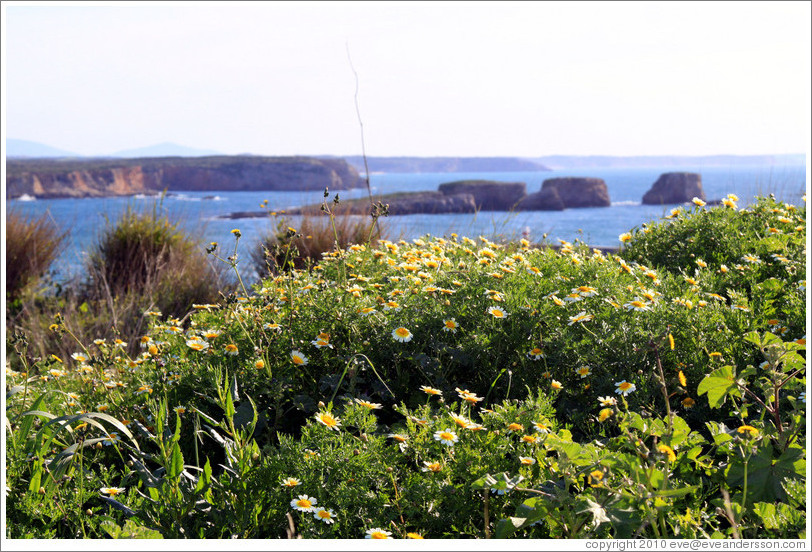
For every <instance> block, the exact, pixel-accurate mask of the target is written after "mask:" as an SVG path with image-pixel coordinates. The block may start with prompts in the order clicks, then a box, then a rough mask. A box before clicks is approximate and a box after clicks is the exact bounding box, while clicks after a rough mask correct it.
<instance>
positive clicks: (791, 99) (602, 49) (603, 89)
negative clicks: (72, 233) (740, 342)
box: [2, 2, 812, 156]
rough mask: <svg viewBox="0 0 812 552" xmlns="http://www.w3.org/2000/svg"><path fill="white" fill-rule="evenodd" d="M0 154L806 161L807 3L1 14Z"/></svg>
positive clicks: (122, 7)
mask: <svg viewBox="0 0 812 552" xmlns="http://www.w3.org/2000/svg"><path fill="white" fill-rule="evenodd" d="M3 10H4V13H3V17H2V22H3V29H2V31H3V32H2V36H3V42H4V44H3V60H2V61H3V63H2V67H3V79H2V80H3V86H4V91H3V92H4V93H3V94H2V96H3V104H4V109H5V111H4V116H3V124H4V127H5V136H7V137H10V138H19V139H26V140H34V141H39V142H43V143H46V144H49V145H52V146H55V147H59V148H62V149H66V150H70V151H74V152H77V153H80V154H104V153H111V152H113V151H117V150H121V149H127V148H135V147H141V146H146V145H151V144H155V143H159V142H166V141H170V142H176V143H179V144H183V145H186V146H190V147H197V148H207V149H214V150H218V151H221V152H224V153H255V154H267V155H291V154H313V155H315V154H335V155H350V154H358V153H360V151H361V146H360V143H361V141H360V129H359V125H358V121H357V118H356V112H355V105H354V102H353V97H354V93H355V79H354V76H353V72H352V70H351V68H350V64H349V62H348V58H347V49H346V48H347V45H348V46H349V49H350V51H351V54H352V61H353V64H354V66H355V68H356V70H357V72H358V75H359V84H360V89H359V101H360V108H361V113H362V118H363V122H364V131H365V138H366V146H367V154H368V155H421V156H431V155H460V156H466V155H470V156H473V155H505V156H512V155H515V156H541V155H551V154H574V155H578V154H583V155H588V154H603V155H657V154H677V155H679V154H682V155H706V154H720V153H730V154H762V153H803V152H807V151H808V150H809V137H810V120H812V117H810V102H811V101H812V98H811V96H810V81H812V78H811V76H810V68H812V61H810V51H812V41H811V40H810V32H811V31H810V23H809V22H810V17H812V13H810V3H809V2H789V3H782V2H764V3H760V2H720V3H711V2H696V3H687V2H675V3H662V2H651V3H642V2H631V3H614V2H597V3H587V2H572V3H567V2H565V3H550V2H519V3H509V2H499V3H481V2H470V3H469V2H451V3H447V4H446V3H437V2H428V3H413V2H407V3H386V2H379V3H372V2H370V3H367V2H361V3H349V2H347V3H339V2H335V3H334V2H329V3H317V2H293V3H281V2H270V3H257V2H250V3H246V4H241V3H237V2H229V3H227V4H216V3H199V4H198V3H186V2H184V3H177V4H174V3H167V2H163V3H162V2H159V3H146V2H144V3H142V2H139V3H136V4H130V5H128V4H121V3H115V4H107V5H105V4H101V5H93V4H92V3H85V4H83V5H70V4H67V5H65V4H64V3H56V4H52V5H48V4H45V3H36V2H33V3H29V4H21V3H14V2H3Z"/></svg>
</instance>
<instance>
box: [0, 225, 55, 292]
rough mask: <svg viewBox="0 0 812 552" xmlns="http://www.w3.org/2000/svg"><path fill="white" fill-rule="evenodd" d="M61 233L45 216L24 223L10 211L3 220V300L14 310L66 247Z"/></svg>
mask: <svg viewBox="0 0 812 552" xmlns="http://www.w3.org/2000/svg"><path fill="white" fill-rule="evenodd" d="M65 236H66V234H65V233H64V232H60V231H59V230H58V229H57V228H56V225H55V224H54V223H53V220H52V219H51V218H50V217H49V215H48V214H45V215H42V216H41V217H40V218H38V219H27V218H25V217H23V216H22V215H20V214H19V213H17V212H16V211H14V210H12V211H10V212H8V213H7V215H6V220H5V241H6V256H5V266H6V299H7V300H8V301H9V306H11V307H12V308H17V307H16V306H15V301H19V300H20V299H21V298H22V296H23V295H24V294H25V293H26V291H28V292H31V291H32V290H31V288H32V287H33V286H36V284H37V283H39V282H40V279H41V278H42V277H43V276H45V275H46V273H47V272H48V269H49V268H50V266H51V264H53V262H54V260H55V259H56V257H57V256H59V253H60V252H61V250H62V248H63V247H64V244H65Z"/></svg>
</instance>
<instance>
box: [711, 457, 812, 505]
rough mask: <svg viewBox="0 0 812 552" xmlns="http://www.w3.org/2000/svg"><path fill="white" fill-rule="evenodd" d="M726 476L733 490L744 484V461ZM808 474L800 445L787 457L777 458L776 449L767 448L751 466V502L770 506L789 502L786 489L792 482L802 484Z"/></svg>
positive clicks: (748, 481) (734, 465) (731, 468)
mask: <svg viewBox="0 0 812 552" xmlns="http://www.w3.org/2000/svg"><path fill="white" fill-rule="evenodd" d="M726 472H727V473H726V475H727V478H728V484H729V485H730V486H731V487H734V486H742V485H743V484H744V463H743V462H742V460H741V459H739V460H738V461H736V462H735V463H733V464H731V465H730V466H729V467H728V468H727V470H726ZM805 474H806V460H805V452H804V449H802V448H800V447H798V446H797V445H793V446H790V447H789V448H787V450H786V451H784V453H783V454H782V455H781V456H780V457H778V458H773V448H772V446H771V445H769V444H767V445H766V446H763V447H762V448H761V449H759V451H758V453H757V454H756V455H754V456H753V457H751V458H750V460H749V462H748V464H747V501H748V502H749V503H754V502H762V501H764V502H769V501H774V500H781V501H784V502H786V500H787V498H788V497H787V493H786V491H785V490H784V486H785V484H786V482H787V481H788V480H801V479H803V478H804V477H805Z"/></svg>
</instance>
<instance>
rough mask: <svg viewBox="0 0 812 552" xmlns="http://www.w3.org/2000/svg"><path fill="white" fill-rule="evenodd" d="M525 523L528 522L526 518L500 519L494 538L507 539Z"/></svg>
mask: <svg viewBox="0 0 812 552" xmlns="http://www.w3.org/2000/svg"><path fill="white" fill-rule="evenodd" d="M525 521H526V520H525V518H517V517H509V518H505V519H500V520H499V522H498V523H497V524H496V528H495V530H494V535H493V536H494V537H495V538H497V539H506V538H507V537H509V536H510V535H512V534H513V533H515V532H516V529H518V528H519V527H521V526H522V525H523V524H524V522H525Z"/></svg>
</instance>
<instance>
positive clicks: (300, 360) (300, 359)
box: [290, 351, 308, 366]
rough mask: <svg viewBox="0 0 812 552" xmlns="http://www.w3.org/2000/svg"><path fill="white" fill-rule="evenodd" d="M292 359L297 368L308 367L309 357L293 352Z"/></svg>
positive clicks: (291, 353)
mask: <svg viewBox="0 0 812 552" xmlns="http://www.w3.org/2000/svg"><path fill="white" fill-rule="evenodd" d="M290 358H291V360H292V361H293V364H295V365H296V366H307V362H308V361H307V357H306V356H304V355H303V354H302V353H301V352H299V351H291V352H290Z"/></svg>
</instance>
